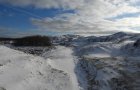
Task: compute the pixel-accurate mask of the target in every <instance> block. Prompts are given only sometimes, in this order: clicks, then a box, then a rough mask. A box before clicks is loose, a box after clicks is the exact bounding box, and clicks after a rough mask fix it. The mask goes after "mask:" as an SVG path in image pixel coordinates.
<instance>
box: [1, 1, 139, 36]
mask: <svg viewBox="0 0 140 90" xmlns="http://www.w3.org/2000/svg"><path fill="white" fill-rule="evenodd" d="M116 32H131V33H140V0H0V37H22V36H28V35H53V36H54V35H63V34H78V35H84V36H89V35H95V36H96V35H107V34H112V33H116Z"/></svg>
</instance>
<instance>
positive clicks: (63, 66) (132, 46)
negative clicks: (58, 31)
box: [0, 32, 140, 90]
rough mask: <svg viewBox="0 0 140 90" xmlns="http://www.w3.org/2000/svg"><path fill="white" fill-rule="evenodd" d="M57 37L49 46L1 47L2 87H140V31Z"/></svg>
mask: <svg viewBox="0 0 140 90" xmlns="http://www.w3.org/2000/svg"><path fill="white" fill-rule="evenodd" d="M52 40H53V43H54V46H53V48H49V49H47V48H46V49H45V48H42V47H14V49H16V50H13V49H9V48H7V47H5V46H0V57H1V58H0V81H1V80H2V81H3V82H0V89H1V88H2V90H5V89H6V90H139V89H140V86H139V84H140V79H139V78H140V76H139V70H140V35H139V34H126V33H122V32H119V33H116V34H113V35H109V36H101V37H95V36H90V37H82V36H77V35H63V36H59V37H55V38H52ZM11 48H13V47H11ZM17 50H21V51H24V52H25V53H23V52H19V51H17ZM32 52H33V53H32ZM28 53H30V54H35V55H39V56H40V57H39V56H33V55H30V54H28ZM15 71H16V72H15ZM13 72H14V73H13ZM7 78H8V79H7ZM5 80H6V81H5ZM12 81H13V82H12Z"/></svg>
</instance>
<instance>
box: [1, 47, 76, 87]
mask: <svg viewBox="0 0 140 90" xmlns="http://www.w3.org/2000/svg"><path fill="white" fill-rule="evenodd" d="M52 53H53V54H52V55H53V58H50V59H46V60H45V59H43V58H41V57H38V56H33V55H30V54H25V53H23V52H20V51H16V50H13V49H10V48H8V47H5V46H0V89H2V88H4V89H6V90H78V88H79V87H78V83H77V79H76V76H75V73H74V61H73V56H72V51H71V49H70V48H65V47H59V48H58V49H56V51H54V52H52Z"/></svg>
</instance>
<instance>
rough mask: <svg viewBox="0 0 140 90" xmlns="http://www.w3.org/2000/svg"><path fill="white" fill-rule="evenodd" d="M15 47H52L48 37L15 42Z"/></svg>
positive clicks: (28, 38)
mask: <svg viewBox="0 0 140 90" xmlns="http://www.w3.org/2000/svg"><path fill="white" fill-rule="evenodd" d="M13 45H14V46H51V40H50V38H49V37H47V36H28V37H23V38H18V39H15V40H14V43H13Z"/></svg>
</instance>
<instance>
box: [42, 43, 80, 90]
mask: <svg viewBox="0 0 140 90" xmlns="http://www.w3.org/2000/svg"><path fill="white" fill-rule="evenodd" d="M45 55H46V54H44V55H43V56H44V57H45ZM47 57H49V58H50V59H49V60H48V63H49V64H50V65H51V66H52V67H53V68H57V69H59V70H62V71H64V72H66V73H68V74H69V75H70V78H71V80H72V85H73V90H79V85H78V81H77V77H76V74H75V65H76V64H75V62H74V60H75V57H74V56H73V50H72V48H68V47H63V46H57V47H56V49H54V50H52V51H51V52H50V53H49V56H47Z"/></svg>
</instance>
